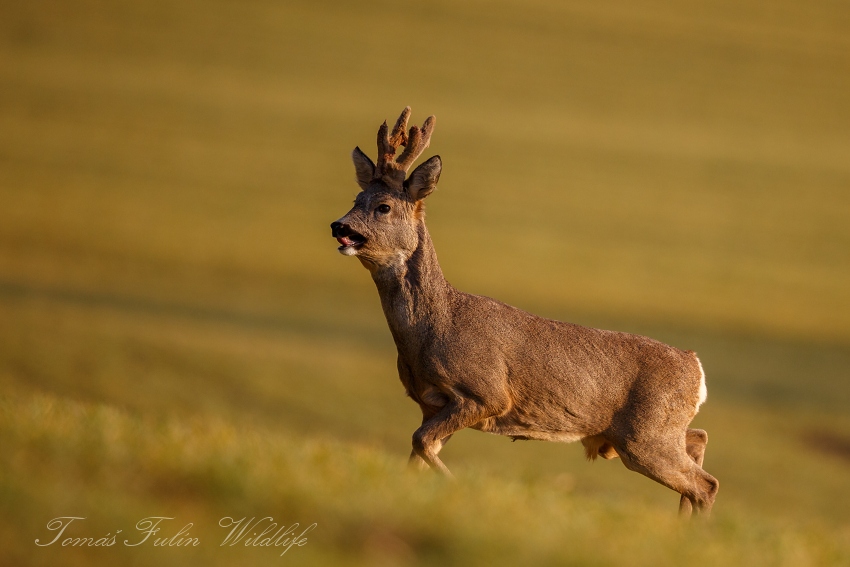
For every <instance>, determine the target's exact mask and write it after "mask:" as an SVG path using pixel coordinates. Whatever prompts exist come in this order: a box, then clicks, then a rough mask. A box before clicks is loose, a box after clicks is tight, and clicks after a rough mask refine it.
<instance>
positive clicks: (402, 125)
mask: <svg viewBox="0 0 850 567" xmlns="http://www.w3.org/2000/svg"><path fill="white" fill-rule="evenodd" d="M409 117H410V107H409V106H408V107H406V108H405V109H404V110H403V111H402V113H401V116H399V117H398V120H397V121H396V123H395V126H394V127H393V129H392V132H390V131H389V128H388V127H387V123H386V121H384V123H383V124H382V125H381V127H380V128H379V129H378V163H377V165H376V164H374V163H373V162H372V160H371V159H369V158H368V156H366V154H364V153H363V152H362V151H361V150H360V148H359V147H358V148H354V151H353V152H351V159H352V160H353V161H354V170H355V172H356V176H357V184H358V185H359V186H360V189H361V190H362V191H361V192H360V193H359V194H358V195H357V197H356V198H355V200H354V207H352V209H351V210H350V211H348V213H346V215H345V216H343V217H342V218H340V219H339V220H337V221H336V222H333V223H332V224H331V234H332V235H333V237H334V238H336V239H337V241H338V242H339V244H340V246H339V248H338V250H339V252H340V253H341V254H343V255H345V256H357V257H358V258H359V259H360V261H361V262H363V264H364V265H365V266H366V267H367V268H370V269H373V268H377V267H381V266H386V265H391V264H395V263H397V262H399V261H402V262H403V261H406V260H407V259H408V258H410V256H411V254H413V252H414V250H416V247H417V245H418V242H419V233H420V231H419V225H420V224H421V223H422V222H424V215H423V208H422V200H423V199H424V198H425V197H427V196H428V195H430V194H431V192H432V191H433V190H434V189H436V188H437V181H439V179H440V171H441V168H442V163H441V162H440V156H434V157H432V158H430V159H428V160H427V161H425V162H423V163H422V164H420V165H419V166H418V167H417V168H416V169H414V170H413V173H411V174H410V176H409V177H407V170H408V169H410V166H411V165H413V162H414V161H416V159H417V158H418V157H419V156H420V155H421V154H422V152H423V151H425V148H427V147H428V144H429V143H430V141H431V134H432V132H433V131H434V122H435V118H434V117H433V116H429V117H428V118H427V119H426V120H425V123H424V124H422V128H421V129H420V128H419V127H417V126H411V127H410V130H409V131H407V132H406V131H405V130H406V129H407V120H408V118H409ZM400 146H404V151H403V152H402V153H401V155H399V156H398V157H397V158H396V157H395V154H396V150H398V148H399V147H400Z"/></svg>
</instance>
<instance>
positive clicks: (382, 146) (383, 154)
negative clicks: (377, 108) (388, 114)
mask: <svg viewBox="0 0 850 567" xmlns="http://www.w3.org/2000/svg"><path fill="white" fill-rule="evenodd" d="M388 130H389V127H388V126H387V121H386V120H384V123H383V124H381V127H380V128H378V163H377V167H375V174H376V175H377V176H380V175H382V174H383V173H384V170H385V169H386V167H387V164H388V163H390V162H391V161H392V158H393V156H394V155H395V148H394V147H392V146H391V145H390V140H389V138H388V137H387V131H388Z"/></svg>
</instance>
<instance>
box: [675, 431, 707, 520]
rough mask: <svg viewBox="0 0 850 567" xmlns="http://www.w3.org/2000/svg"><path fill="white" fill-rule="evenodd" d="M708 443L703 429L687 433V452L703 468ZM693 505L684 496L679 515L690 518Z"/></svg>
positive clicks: (680, 503)
mask: <svg viewBox="0 0 850 567" xmlns="http://www.w3.org/2000/svg"><path fill="white" fill-rule="evenodd" d="M706 443H708V433H706V432H705V431H704V430H702V429H688V430H687V431H686V432H685V450H686V451H687V453H688V456H690V457H691V459H693V460H694V462H695V463H696V464H698V465H699V466H700V467H702V463H703V459H704V457H705V445H706ZM692 511H693V503H692V502H691V501H690V500H689V499H688V498H687V497H686V496H685V495H684V494H683V495H682V497H681V498H680V499H679V515H681V516H690V515H691V512H692Z"/></svg>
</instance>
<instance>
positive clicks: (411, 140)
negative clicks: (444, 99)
mask: <svg viewBox="0 0 850 567" xmlns="http://www.w3.org/2000/svg"><path fill="white" fill-rule="evenodd" d="M436 121H437V119H436V118H435V117H434V116H429V117H428V118H427V119H426V120H425V123H424V124H422V129H421V130H420V129H419V128H417V127H416V126H411V128H410V134H408V137H407V140H408V141H407V145H406V146H405V147H404V151H403V152H402V154H401V155H400V156H398V160H396V164H397V166H398V167H399V168H401V169H403V170H404V171H407V170H408V169H410V166H411V165H412V164H413V162H414V161H416V158H418V157H419V156H420V155H422V152H424V151H425V148H427V147H428V146H429V145H430V144H431V134H433V133H434V124H435V123H436Z"/></svg>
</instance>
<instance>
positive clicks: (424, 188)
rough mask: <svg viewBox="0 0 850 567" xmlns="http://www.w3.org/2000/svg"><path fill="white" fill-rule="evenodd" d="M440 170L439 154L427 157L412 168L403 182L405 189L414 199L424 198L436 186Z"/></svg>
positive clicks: (441, 168)
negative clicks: (411, 171)
mask: <svg viewBox="0 0 850 567" xmlns="http://www.w3.org/2000/svg"><path fill="white" fill-rule="evenodd" d="M442 170H443V162H442V161H440V156H434V157H432V158H430V159H428V161H426V162H423V163H421V164H419V167H417V168H416V169H414V170H413V173H411V174H410V177H408V178H407V181H405V182H404V188H405V190H406V191H407V193H408V194H409V195H410V197H411V198H412V199H413V200H414V201H420V200H422V199H424V198H425V197H427V196H428V195H430V194H431V192H432V191H433V190H434V189H436V188H437V182H438V181H439V180H440V172H441V171H442Z"/></svg>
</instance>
